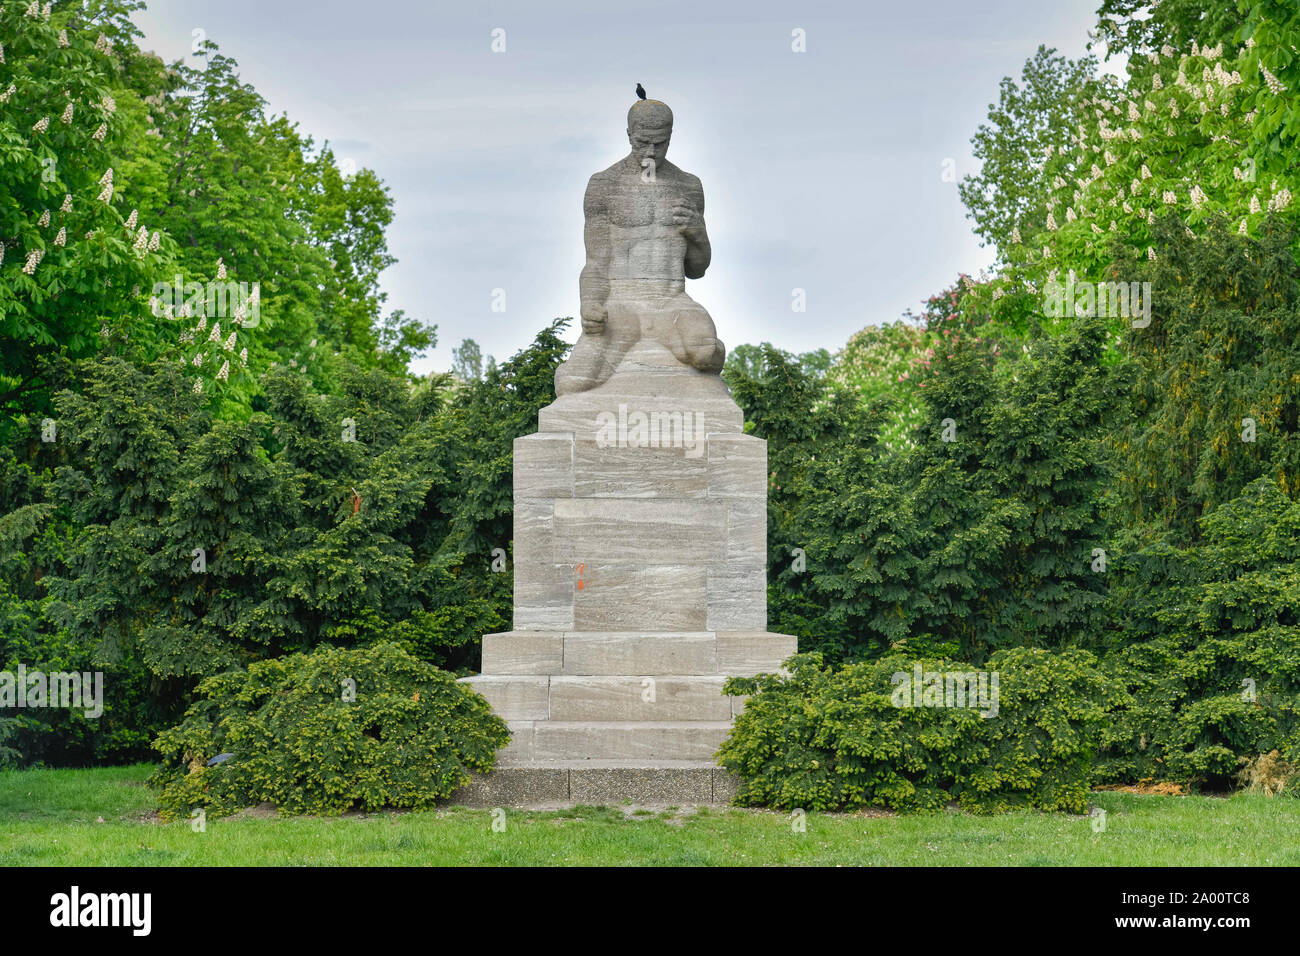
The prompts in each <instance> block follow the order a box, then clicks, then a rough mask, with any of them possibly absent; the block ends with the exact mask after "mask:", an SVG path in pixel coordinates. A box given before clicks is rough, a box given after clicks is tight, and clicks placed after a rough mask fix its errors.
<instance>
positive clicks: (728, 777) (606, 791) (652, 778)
mask: <svg viewBox="0 0 1300 956" xmlns="http://www.w3.org/2000/svg"><path fill="white" fill-rule="evenodd" d="M738 783H739V781H738V780H737V778H736V777H735V775H734V774H731V773H729V772H728V771H726V770H724V769H723V768H721V767H717V766H714V765H713V764H712V763H710V762H709V761H702V760H655V761H636V760H557V761H550V762H547V763H525V764H521V765H519V766H514V767H500V768H498V769H496V770H493V771H492V772H491V773H488V774H478V773H476V774H471V779H470V782H469V784H468V785H466V786H465V787H462V788H461V789H460V790H458V791H456V792H455V793H454V794H452V796H451V797H450V798H449V800H448V803H452V804H459V805H462V806H471V807H519V808H538V809H546V808H553V807H568V806H573V805H575V804H589V805H597V806H600V805H609V804H614V805H618V804H627V803H633V804H640V805H660V806H669V805H676V806H681V805H689V804H726V803H730V802H731V800H732V798H733V797H734V796H735V793H736V787H737V785H738ZM508 825H509V821H508V819H507V826H508Z"/></svg>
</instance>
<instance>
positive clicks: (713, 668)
mask: <svg viewBox="0 0 1300 956" xmlns="http://www.w3.org/2000/svg"><path fill="white" fill-rule="evenodd" d="M796 643H797V642H796V639H795V638H794V637H791V636H790V635H788V634H770V633H767V632H765V631H698V632H643V631H622V632H596V633H593V632H582V631H567V632H559V631H506V632H504V633H501V634H488V635H486V636H485V637H484V638H483V670H484V673H483V674H480V675H479V676H477V677H467V678H464V680H465V682H466V683H468V684H470V685H471V686H472V687H473V688H474V689H475V690H476V691H478V692H479V693H480V694H482V695H483V696H484V697H485V698H487V700H488V703H490V704H491V705H492V709H493V710H494V711H496V713H497V714H498V715H499V716H501V717H502V718H503V719H504V720H505V721H506V723H507V724H508V725H509V727H510V733H511V740H510V743H509V744H508V745H507V746H506V747H505V748H504V749H503V750H501V751H500V752H499V753H498V754H497V769H495V770H494V771H493V772H492V773H490V774H486V775H477V776H475V778H474V780H473V781H472V782H471V783H470V785H469V786H467V787H465V788H464V789H462V790H461V791H460V792H458V793H457V794H456V795H454V796H453V797H452V802H454V803H463V804H468V805H471V806H493V807H498V806H517V807H546V806H564V805H572V804H580V803H595V804H616V803H626V802H631V803H634V804H650V805H654V804H658V805H672V804H677V805H680V804H697V803H698V804H712V803H728V802H730V800H731V798H732V796H734V795H735V792H736V781H735V780H734V778H733V777H732V775H731V774H729V773H728V772H727V771H725V770H723V769H722V768H720V767H718V766H716V765H715V764H714V754H715V753H716V752H717V750H718V748H719V747H720V746H721V745H722V742H723V740H725V739H726V737H727V735H728V734H729V733H730V732H731V725H732V720H733V719H734V717H735V716H736V715H737V714H739V713H740V712H741V710H742V709H743V708H744V703H745V700H744V698H743V697H727V696H725V695H724V694H723V693H722V688H723V684H724V682H725V681H726V679H727V678H728V677H748V676H752V675H754V674H759V673H765V672H766V673H770V672H775V671H779V670H780V669H781V663H782V661H784V660H785V658H787V657H789V656H790V655H791V654H793V653H795V651H796Z"/></svg>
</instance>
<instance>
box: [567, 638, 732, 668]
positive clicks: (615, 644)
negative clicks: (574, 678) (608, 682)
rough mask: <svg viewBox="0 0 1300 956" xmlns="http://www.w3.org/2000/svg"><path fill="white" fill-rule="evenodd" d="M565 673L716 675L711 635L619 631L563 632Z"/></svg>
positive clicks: (716, 654)
mask: <svg viewBox="0 0 1300 956" xmlns="http://www.w3.org/2000/svg"><path fill="white" fill-rule="evenodd" d="M563 646H564V652H563V653H564V669H563V673H565V674H580V675H601V674H608V675H616V676H617V675H635V674H647V675H660V674H662V675H669V674H717V673H719V671H718V653H717V639H716V637H715V635H713V634H710V633H707V632H696V633H676V634H663V633H646V632H620V633H608V634H596V633H577V632H573V633H568V634H565V635H564V645H563Z"/></svg>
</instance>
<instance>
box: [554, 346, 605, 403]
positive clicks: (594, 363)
mask: <svg viewBox="0 0 1300 956" xmlns="http://www.w3.org/2000/svg"><path fill="white" fill-rule="evenodd" d="M604 337H605V336H604V334H601V335H588V334H587V333H585V332H584V333H582V334H581V335H579V336H578V344H577V345H575V346H574V347H573V351H572V352H570V353H569V357H568V358H567V359H565V360H564V361H563V362H561V363H560V366H559V368H557V369H556V370H555V397H556V398H559V397H560V396H561V395H568V394H570V393H571V392H585V391H586V390H587V389H589V388H595V387H596V386H597V385H599V384H600V383H601V382H602V381H604V379H602V378H600V373H601V370H602V365H603V363H602V361H601V355H602V352H603V348H602V344H601V340H602V339H603V338H604Z"/></svg>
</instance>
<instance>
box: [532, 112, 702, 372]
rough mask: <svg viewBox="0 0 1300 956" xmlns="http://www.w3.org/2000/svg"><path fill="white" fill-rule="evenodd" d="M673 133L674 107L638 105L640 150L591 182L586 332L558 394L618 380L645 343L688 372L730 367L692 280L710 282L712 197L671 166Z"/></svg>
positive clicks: (635, 146) (635, 145)
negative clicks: (690, 291) (707, 206)
mask: <svg viewBox="0 0 1300 956" xmlns="http://www.w3.org/2000/svg"><path fill="white" fill-rule="evenodd" d="M672 131H673V113H672V110H670V109H669V108H668V106H667V105H666V104H664V103H661V102H659V101H658V100H638V101H637V102H636V103H634V104H632V108H631V109H630V110H628V114H627V137H628V142H629V143H631V145H632V151H631V152H630V153H629V154H628V155H627V156H626V157H625V158H623V159H621V160H619V161H618V162H617V163H615V164H614V165H613V166H610V167H609V168H608V169H606V170H603V171H602V172H599V173H596V174H595V175H594V176H592V177H591V180H590V182H589V183H588V184H587V194H586V196H585V198H584V200H583V212H584V214H585V217H586V229H585V240H586V246H587V264H586V266H585V267H584V268H583V270H582V275H581V277H580V278H579V281H578V285H579V291H580V294H581V297H582V334H581V336H580V337H579V339H578V344H577V345H576V346H574V349H573V352H572V354H571V355H570V357H569V360H568V361H566V362H564V363H563V364H562V365H561V366H560V367H559V368H558V369H557V370H556V373H555V393H556V395H557V396H561V395H566V394H569V393H571V392H581V391H585V390H587V389H591V388H595V387H596V386H597V385H600V384H601V383H603V382H605V381H606V380H608V379H609V377H610V376H611V375H613V374H614V371H615V370H616V369H617V368H618V366H619V363H620V362H621V361H622V360H623V357H624V356H625V355H626V354H627V352H628V350H629V349H630V348H631V347H632V346H633V345H635V344H636V343H637V342H639V341H641V340H642V339H649V340H652V341H654V342H657V343H659V344H660V345H662V346H664V347H665V348H666V349H667V350H668V351H669V352H670V353H671V354H672V356H673V357H674V358H676V360H677V361H678V362H679V363H681V365H684V366H688V367H690V368H694V369H699V370H700V371H703V372H711V373H717V372H719V371H721V369H722V363H723V359H724V358H725V357H726V349H725V348H724V347H723V344H722V343H721V342H720V341H718V338H717V329H716V328H715V327H714V325H713V320H712V319H711V318H709V313H708V312H706V311H704V309H703V308H702V307H701V306H700V305H699V303H697V302H695V301H694V300H693V299H692V298H691V297H690V296H688V295H687V294H686V279H687V278H691V279H698V278H700V277H701V276H703V275H704V271H705V270H706V269H707V268H708V267H709V259H710V256H711V254H712V253H711V250H710V247H709V235H708V233H707V232H706V231H705V228H704V189H703V187H702V186H701V185H700V181H699V179H698V178H696V177H695V176H692V175H691V174H690V173H687V172H683V171H682V170H680V169H678V168H677V167H676V166H674V165H673V164H672V163H670V162H668V160H667V159H666V158H665V156H666V154H667V152H668V142H669V140H670V139H671V138H672ZM665 358H666V357H665Z"/></svg>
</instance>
